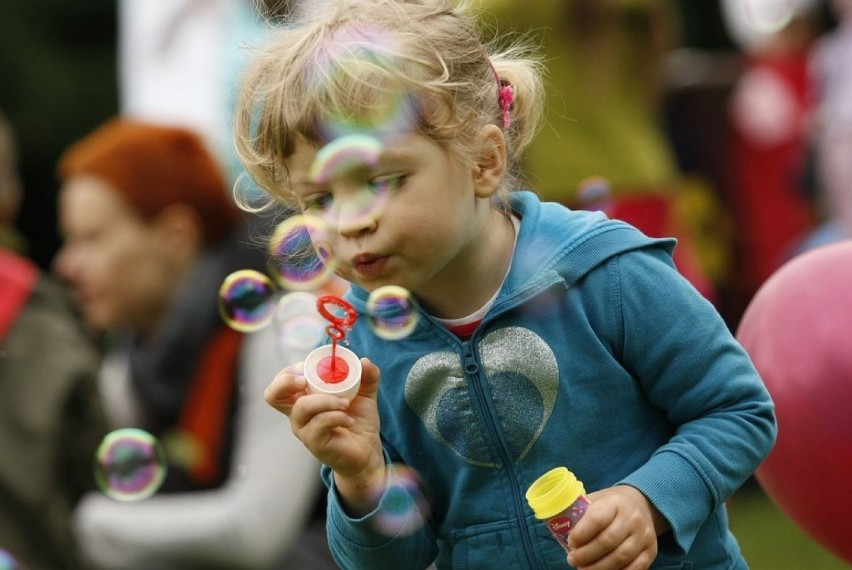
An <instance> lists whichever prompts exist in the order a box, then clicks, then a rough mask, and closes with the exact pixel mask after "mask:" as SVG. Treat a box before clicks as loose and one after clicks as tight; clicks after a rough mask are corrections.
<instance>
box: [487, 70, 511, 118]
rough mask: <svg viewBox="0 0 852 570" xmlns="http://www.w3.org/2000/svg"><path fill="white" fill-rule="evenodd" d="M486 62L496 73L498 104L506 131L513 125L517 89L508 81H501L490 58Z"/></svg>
mask: <svg viewBox="0 0 852 570" xmlns="http://www.w3.org/2000/svg"><path fill="white" fill-rule="evenodd" d="M485 61H487V62H488V66H489V67H490V68H491V72H492V73H494V79H495V80H496V81H497V102H498V103H499V104H500V111H501V112H502V118H503V128H504V129H506V128H508V127H509V125H511V124H512V116H511V114H510V111H511V110H512V105H514V104H515V88H514V87H512V86H511V85H510V84H509V83H508V82H507V81H503V80H501V79H500V76H499V75H498V74H497V70H496V69H495V68H494V64H493V63H491V59H490V58H487V57H486V58H485Z"/></svg>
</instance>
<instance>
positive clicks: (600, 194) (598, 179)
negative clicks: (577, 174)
mask: <svg viewBox="0 0 852 570" xmlns="http://www.w3.org/2000/svg"><path fill="white" fill-rule="evenodd" d="M577 202H578V203H579V205H580V207H581V208H583V209H584V210H591V211H601V212H608V211H609V210H610V209H611V208H612V187H611V186H610V183H609V180H607V179H606V178H604V177H603V176H590V177H588V178H584V179H583V180H581V181H580V183H579V184H577Z"/></svg>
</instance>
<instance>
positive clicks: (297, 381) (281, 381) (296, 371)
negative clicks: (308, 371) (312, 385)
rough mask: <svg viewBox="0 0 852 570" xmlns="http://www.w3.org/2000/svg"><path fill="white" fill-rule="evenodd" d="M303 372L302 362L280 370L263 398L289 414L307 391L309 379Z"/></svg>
mask: <svg viewBox="0 0 852 570" xmlns="http://www.w3.org/2000/svg"><path fill="white" fill-rule="evenodd" d="M302 373H303V366H302V363H301V362H300V363H298V364H292V365H290V366H288V367H287V368H284V369H283V370H281V371H279V372H278V374H276V375H275V378H273V379H272V382H270V383H269V385H268V386H267V387H266V390H264V392H263V399H264V400H266V403H267V404H269V405H270V406H272V407H273V408H275V409H276V410H278V411H279V412H281V413H283V414H286V415H288V416H289V415H290V411H291V410H292V409H293V404H294V403H295V402H296V400H298V399H299V398H300V397H301V396H304V395H305V394H306V393H307V381H306V380H305V377H304V376H303V375H302Z"/></svg>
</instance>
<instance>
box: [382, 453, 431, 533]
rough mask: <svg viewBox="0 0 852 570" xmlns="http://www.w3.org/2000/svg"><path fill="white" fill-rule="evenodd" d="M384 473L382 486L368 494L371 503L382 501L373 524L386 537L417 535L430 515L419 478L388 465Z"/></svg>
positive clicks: (395, 466) (397, 467) (408, 471)
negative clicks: (385, 474)
mask: <svg viewBox="0 0 852 570" xmlns="http://www.w3.org/2000/svg"><path fill="white" fill-rule="evenodd" d="M387 469H388V471H387V476H386V478H385V482H384V484H383V485H380V486H378V487H375V488H373V489H371V490H370V493H371V495H372V496H373V499H374V500H375V501H378V500H379V499H381V501H382V502H381V508H380V509H379V512H378V513H377V514H376V517H375V518H374V519H373V524H374V525H375V528H376V530H378V531H379V532H381V533H382V534H385V535H387V536H397V535H409V534H412V533H414V532H417V531H418V530H419V529H420V528H422V527H423V525H424V524H426V521H427V520H428V519H429V515H430V512H431V508H430V506H429V502H428V501H427V500H426V496H425V494H424V490H423V486H422V484H421V482H420V477H419V476H418V475H417V473H416V472H415V471H414V470H413V469H411V468H409V467H407V466H405V465H402V464H393V465H389V466H388V468H387Z"/></svg>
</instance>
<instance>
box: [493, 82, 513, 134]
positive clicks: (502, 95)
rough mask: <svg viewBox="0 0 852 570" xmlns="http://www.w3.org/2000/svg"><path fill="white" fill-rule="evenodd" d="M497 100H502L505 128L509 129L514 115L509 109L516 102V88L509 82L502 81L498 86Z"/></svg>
mask: <svg viewBox="0 0 852 570" xmlns="http://www.w3.org/2000/svg"><path fill="white" fill-rule="evenodd" d="M497 100H498V101H499V102H500V109H501V110H502V111H503V128H504V129H507V128H509V125H511V124H512V116H511V115H510V114H509V111H511V110H512V105H514V104H515V88H514V87H512V86H511V85H509V84H508V83H502V82H501V83H500V86H499V87H498V88H497Z"/></svg>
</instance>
